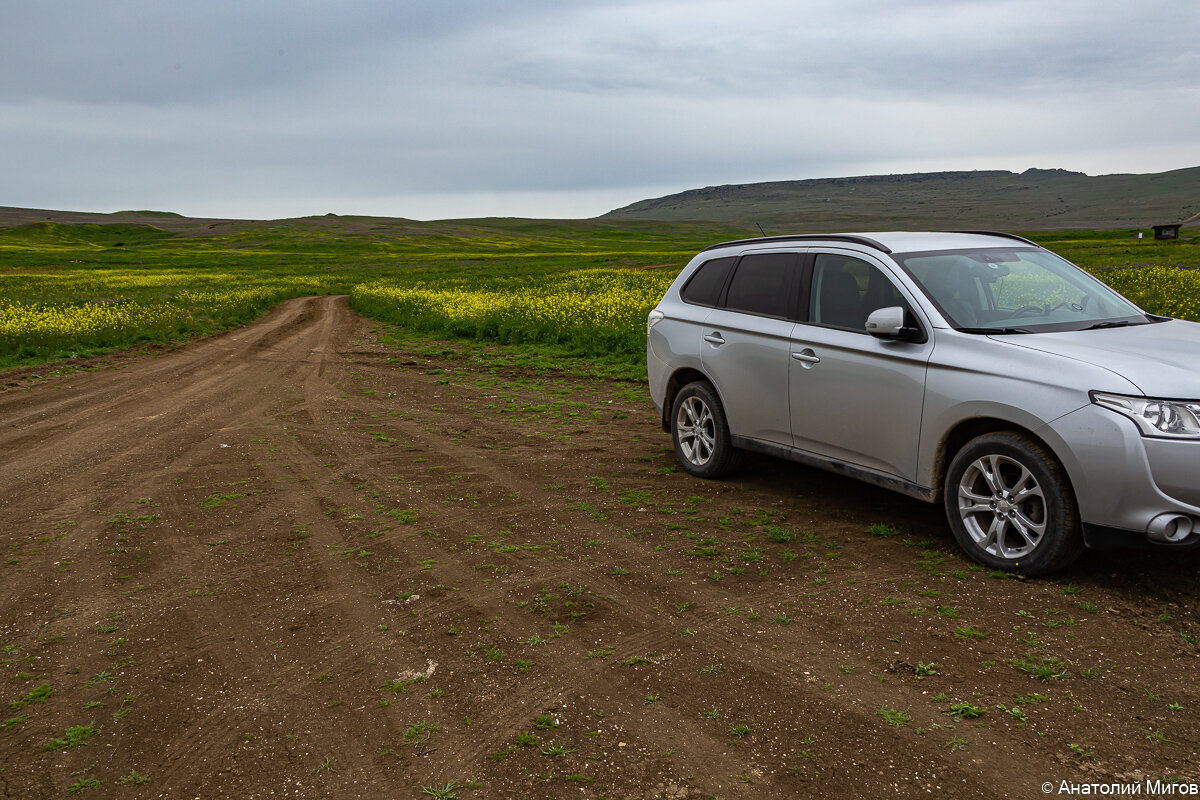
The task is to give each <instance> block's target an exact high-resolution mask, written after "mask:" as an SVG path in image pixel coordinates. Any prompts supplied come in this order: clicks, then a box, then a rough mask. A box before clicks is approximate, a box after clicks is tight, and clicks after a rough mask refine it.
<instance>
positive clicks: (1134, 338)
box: [1004, 319, 1200, 399]
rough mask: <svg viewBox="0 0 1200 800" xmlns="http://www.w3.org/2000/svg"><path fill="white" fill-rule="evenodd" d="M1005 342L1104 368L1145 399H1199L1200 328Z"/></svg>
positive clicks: (1170, 324)
mask: <svg viewBox="0 0 1200 800" xmlns="http://www.w3.org/2000/svg"><path fill="white" fill-rule="evenodd" d="M1004 340H1005V341H1006V342H1008V343H1010V344H1015V345H1019V346H1021V347H1027V348H1029V349H1031V350H1040V351H1041V352H1043V353H1050V354H1053V355H1059V356H1065V357H1066V358H1072V359H1075V360H1077V361H1085V362H1087V363H1089V364H1095V365H1097V366H1100V367H1104V368H1105V369H1108V370H1110V371H1112V372H1115V373H1117V374H1118V375H1120V376H1121V377H1123V378H1125V379H1126V380H1128V381H1129V382H1130V383H1132V384H1134V385H1135V386H1137V387H1138V388H1139V389H1140V390H1141V391H1142V392H1143V394H1145V395H1146V396H1147V397H1170V398H1181V399H1196V398H1200V325H1198V324H1196V323H1194V322H1184V321H1183V320H1175V319H1173V320H1169V321H1167V322H1158V323H1154V324H1150V325H1131V326H1129V327H1126V328H1101V329H1097V330H1090V331H1064V332H1060V333H1034V334H1025V335H1022V336H1006V337H1004ZM1093 388H1100V387H1093Z"/></svg>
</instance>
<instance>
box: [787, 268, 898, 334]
mask: <svg viewBox="0 0 1200 800" xmlns="http://www.w3.org/2000/svg"><path fill="white" fill-rule="evenodd" d="M890 306H902V307H903V308H905V309H907V308H908V302H907V301H905V299H904V295H902V294H900V290H899V289H897V288H896V286H895V284H893V283H892V281H891V280H890V279H889V278H888V277H887V275H885V274H884V273H883V271H882V270H879V269H877V268H875V267H873V266H871V265H870V264H868V263H867V262H865V261H862V260H861V259H857V258H849V257H847V256H837V255H833V254H831V253H821V254H820V255H818V256H817V259H816V263H815V264H814V265H813V277H812V292H811V297H810V300H809V321H811V322H815V323H818V324H820V325H833V326H835V327H838V328H852V329H853V330H857V331H865V330H866V324H867V317H868V316H869V315H870V313H871V312H872V311H875V310H876V309H880V308H888V307H890Z"/></svg>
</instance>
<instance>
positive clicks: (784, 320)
mask: <svg viewBox="0 0 1200 800" xmlns="http://www.w3.org/2000/svg"><path fill="white" fill-rule="evenodd" d="M799 271H800V257H799V256H798V255H797V254H796V253H753V254H749V255H745V256H742V257H741V259H739V261H738V263H737V265H736V266H735V268H734V272H733V276H732V277H731V278H730V279H729V284H728V286H727V288H726V290H725V292H724V298H723V303H722V305H721V307H719V308H717V309H714V310H713V312H712V313H711V314H709V315H708V318H707V319H706V320H705V322H704V327H703V330H702V331H701V333H702V335H703V343H702V344H701V348H700V349H701V360H702V362H703V364H704V371H705V372H706V373H707V374H708V375H709V377H710V378H711V379H712V381H713V384H714V385H715V386H716V388H717V392H718V393H719V394H720V396H721V401H722V402H723V403H724V405H725V414H726V417H727V418H728V420H729V428H730V431H731V432H732V433H733V435H735V436H747V437H750V438H752V439H758V440H761V441H766V442H772V443H775V444H782V445H790V444H791V443H792V431H791V419H790V407H789V404H788V371H789V369H790V364H789V361H790V353H791V344H792V338H791V337H792V331H793V329H794V328H795V322H794V321H793V319H792V317H793V316H794V314H795V312H796V309H797V304H796V291H797V288H798V286H799Z"/></svg>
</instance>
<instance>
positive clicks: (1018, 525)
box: [944, 431, 1083, 575]
mask: <svg viewBox="0 0 1200 800" xmlns="http://www.w3.org/2000/svg"><path fill="white" fill-rule="evenodd" d="M944 498H945V505H946V516H947V518H948V520H949V522H950V530H951V531H952V532H953V533H954V538H955V539H957V540H958V543H959V545H960V546H961V547H962V548H963V550H965V551H966V552H967V555H969V556H970V557H971V558H973V559H974V560H976V561H978V562H979V563H981V564H984V565H986V566H989V567H993V568H995V569H1002V570H1007V571H1009V572H1017V573H1021V574H1024V575H1040V574H1043V573H1046V572H1052V571H1054V570H1056V569H1061V568H1062V567H1065V566H1066V565H1068V564H1070V563H1071V562H1072V561H1074V560H1075V559H1076V558H1078V556H1079V554H1080V553H1081V552H1082V551H1083V536H1082V534H1081V532H1080V524H1079V514H1078V511H1077V509H1076V506H1075V496H1074V493H1073V492H1072V491H1071V486H1070V482H1069V481H1068V480H1067V477H1066V473H1065V472H1064V471H1063V468H1062V466H1061V465H1060V464H1059V463H1058V460H1057V459H1056V458H1055V457H1054V455H1053V454H1052V453H1050V451H1049V450H1047V449H1046V447H1045V446H1044V445H1042V444H1041V443H1040V442H1038V441H1036V440H1034V439H1032V438H1031V437H1028V436H1025V435H1022V434H1020V433H1015V432H1009V431H1002V432H998V433H989V434H986V435H984V436H980V437H978V438H976V439H973V440H971V441H970V442H968V443H967V444H966V446H964V447H963V448H962V449H961V450H959V451H958V453H957V454H956V455H955V456H954V459H953V460H952V461H951V462H950V468H949V469H948V470H947V471H946V483H945V486H944Z"/></svg>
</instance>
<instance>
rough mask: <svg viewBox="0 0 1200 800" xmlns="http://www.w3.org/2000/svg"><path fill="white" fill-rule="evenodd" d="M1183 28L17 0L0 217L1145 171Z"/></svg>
mask: <svg viewBox="0 0 1200 800" xmlns="http://www.w3.org/2000/svg"><path fill="white" fill-rule="evenodd" d="M1198 34H1200V9H1198V8H1195V7H1194V6H1192V5H1191V4H1186V5H1183V6H1182V7H1180V6H1179V5H1178V4H1173V3H1168V2H1161V1H1160V0H1152V1H1151V2H1145V3H1141V4H1138V5H1137V6H1136V7H1135V6H1133V5H1132V4H1128V3H1126V2H1117V1H1116V0H1097V1H1095V2H1075V1H1074V0H1069V1H1068V2H1061V3H1054V4H1045V3H1042V2H1040V0H978V1H977V2H966V1H964V0H953V2H951V1H950V0H924V1H923V2H905V3H894V2H887V0H842V1H840V2H839V1H838V0H825V1H823V2H816V1H815V0H810V1H808V2H795V1H794V0H792V1H791V2H784V1H783V0H779V1H777V2H776V1H774V0H764V1H763V2H757V3H751V4H745V3H733V2H705V1H704V0H692V1H691V2H675V0H645V1H644V2H614V1H612V0H595V1H594V2H582V1H581V2H563V1H562V0H555V1H554V2H551V1H550V0H536V1H535V0H527V1H522V2H510V3H501V2H482V0H480V1H479V2H444V3H427V2H418V1H417V0H404V1H397V0H391V1H386V0H379V1H378V2H366V1H365V0H364V1H360V2H339V3H328V4H321V3H295V2H292V1H290V0H253V1H252V2H240V3H233V2H225V1H223V0H222V1H219V2H211V3H206V4H192V3H186V4H163V3H161V2H157V1H152V0H138V1H137V2H109V3H99V2H81V3H74V4H71V5H70V6H67V5H65V4H64V5H53V4H32V3H26V4H18V5H16V6H15V7H14V8H13V9H10V10H9V12H8V13H7V16H6V20H5V26H4V27H3V28H2V29H0V152H4V153H5V154H6V156H5V159H6V161H8V162H9V163H6V165H5V183H4V185H5V192H4V194H3V195H2V196H0V204H8V205H33V206H52V207H70V208H86V209H94V210H116V209H117V208H122V207H131V206H137V207H158V208H165V209H171V210H177V211H181V212H183V213H194V214H210V215H224V214H229V215H238V214H242V215H246V216H278V215H282V214H285V213H305V212H304V211H299V210H297V209H298V207H299V206H302V205H303V204H305V203H308V204H311V206H312V208H311V211H312V212H313V213H321V212H324V211H330V210H332V211H351V210H352V211H356V212H359V213H364V212H373V213H381V214H388V213H398V214H399V213H403V214H406V215H409V216H424V217H431V216H441V215H445V214H447V213H449V214H456V213H457V212H456V211H455V210H454V209H455V205H454V202H453V198H454V197H455V196H459V197H461V198H463V204H462V208H463V209H464V211H463V213H482V212H483V211H487V212H488V213H496V214H536V215H544V216H552V215H555V214H556V213H564V211H563V209H566V208H570V209H579V208H588V209H589V210H588V211H586V212H582V213H600V212H602V211H604V210H606V208H608V207H610V205H620V204H623V203H624V202H632V201H633V200H637V199H640V198H641V197H642V196H644V195H645V194H651V193H662V192H663V191H670V190H676V189H683V188H689V187H693V186H701V185H707V184H713V183H722V182H746V181H752V180H782V179H790V178H804V177H819V176H830V175H839V174H863V173H866V172H901V171H909V170H913V169H971V168H980V169H986V168H1010V169H1024V168H1025V167H1028V166H1043V167H1066V168H1071V169H1082V170H1085V171H1089V172H1093V173H1095V172H1137V171H1157V170H1161V169H1170V168H1175V167H1183V166H1192V165H1194V164H1195V163H1196V158H1195V155H1194V153H1195V152H1197V151H1200V150H1198V148H1197V139H1198V138H1200V137H1198V136H1197V134H1196V130H1197V128H1198V126H1197V122H1200V87H1198V84H1197V81H1196V80H1195V78H1194V76H1195V75H1197V74H1198V72H1200V71H1198V67H1200V45H1198V44H1197V42H1200V36H1198ZM622 191H624V192H625V193H626V197H625V199H623V200H621V201H620V202H616V203H613V202H612V200H613V198H614V197H617V196H618V195H619V194H620V193H621V192H622ZM589 196H590V197H594V198H595V200H594V203H593V205H591V206H589V205H588V201H587V198H588V197H589ZM506 197H508V198H510V200H511V203H509V204H506V201H505V199H504V198H506ZM423 199H425V200H428V203H427V206H422V200H423ZM485 201H486V202H488V203H493V204H494V206H490V207H488V208H486V209H483V208H479V207H478V204H479V203H483V202H485ZM601 203H607V204H609V205H600V204H601ZM539 204H540V205H539ZM273 208H274V209H279V210H280V211H279V212H278V213H276V212H273V211H270V209H273ZM285 209H286V210H285ZM426 209H427V210H426ZM434 209H437V210H436V211H435V210H434Z"/></svg>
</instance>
